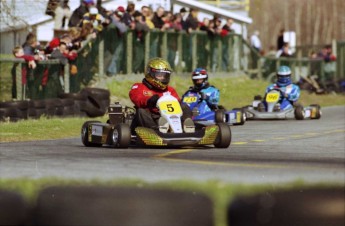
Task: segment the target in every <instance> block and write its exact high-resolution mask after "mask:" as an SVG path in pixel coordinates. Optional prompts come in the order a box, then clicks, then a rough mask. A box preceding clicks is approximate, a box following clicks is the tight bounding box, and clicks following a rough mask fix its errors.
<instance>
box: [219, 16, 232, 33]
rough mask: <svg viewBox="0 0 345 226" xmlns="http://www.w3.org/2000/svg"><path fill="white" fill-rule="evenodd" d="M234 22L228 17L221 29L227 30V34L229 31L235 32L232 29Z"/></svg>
mask: <svg viewBox="0 0 345 226" xmlns="http://www.w3.org/2000/svg"><path fill="white" fill-rule="evenodd" d="M233 23H234V20H233V19H231V18H228V19H227V20H226V23H225V24H224V26H223V27H222V29H223V30H224V31H227V32H228V33H227V34H230V33H235V31H234V29H232V25H233Z"/></svg>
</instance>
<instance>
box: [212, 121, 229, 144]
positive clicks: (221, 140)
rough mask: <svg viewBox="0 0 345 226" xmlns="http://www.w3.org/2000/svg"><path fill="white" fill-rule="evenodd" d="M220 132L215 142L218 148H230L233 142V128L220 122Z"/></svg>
mask: <svg viewBox="0 0 345 226" xmlns="http://www.w3.org/2000/svg"><path fill="white" fill-rule="evenodd" d="M218 127H219V132H218V136H217V139H216V141H215V143H214V146H215V147H216V148H228V147H229V146H230V143H231V130H230V126H229V125H228V124H226V123H218Z"/></svg>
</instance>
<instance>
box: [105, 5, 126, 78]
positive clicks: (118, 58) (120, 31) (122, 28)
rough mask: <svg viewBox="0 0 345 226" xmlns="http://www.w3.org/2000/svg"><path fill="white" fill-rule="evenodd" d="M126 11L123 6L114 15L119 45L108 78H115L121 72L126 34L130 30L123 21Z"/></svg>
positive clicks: (113, 19) (109, 68) (108, 71)
mask: <svg viewBox="0 0 345 226" xmlns="http://www.w3.org/2000/svg"><path fill="white" fill-rule="evenodd" d="M124 13H125V9H124V8H123V7H122V6H119V7H118V8H117V9H116V10H115V12H114V13H113V14H112V17H111V20H112V24H113V25H115V27H116V29H117V36H118V39H117V43H116V44H117V45H116V47H115V51H114V53H113V57H112V59H111V62H110V64H109V66H108V69H107V76H115V75H116V74H117V73H118V72H119V71H120V70H119V68H120V67H121V62H122V55H123V50H124V41H125V40H124V37H123V36H124V33H125V32H126V31H127V30H128V27H127V26H126V24H125V23H124V22H123V21H122V18H123V15H124Z"/></svg>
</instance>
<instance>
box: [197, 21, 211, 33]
mask: <svg viewBox="0 0 345 226" xmlns="http://www.w3.org/2000/svg"><path fill="white" fill-rule="evenodd" d="M209 25H210V19H208V18H207V17H205V18H204V19H203V20H202V22H201V23H200V28H199V29H200V31H206V32H207V31H208V30H209Z"/></svg>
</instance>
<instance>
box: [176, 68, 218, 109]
mask: <svg viewBox="0 0 345 226" xmlns="http://www.w3.org/2000/svg"><path fill="white" fill-rule="evenodd" d="M192 81H193V84H194V86H191V87H190V88H189V90H188V91H187V92H186V93H185V94H184V95H183V97H184V96H185V95H187V93H188V92H196V93H199V94H200V98H201V99H202V100H203V101H205V102H206V103H207V106H208V109H207V110H205V111H206V112H209V111H212V110H215V109H218V104H219V90H218V89H217V88H216V87H214V86H212V85H210V84H209V82H208V74H207V71H206V70H205V69H204V68H196V69H195V70H194V71H193V73H192ZM183 97H182V99H183Z"/></svg>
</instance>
